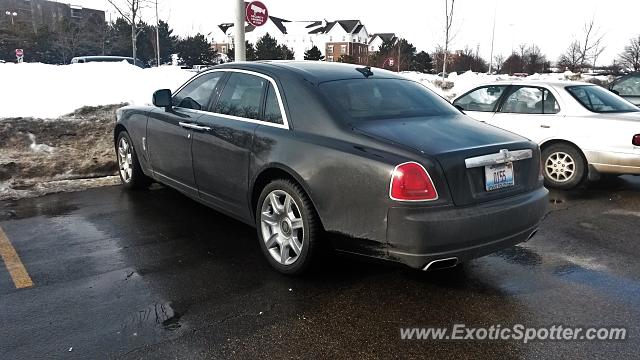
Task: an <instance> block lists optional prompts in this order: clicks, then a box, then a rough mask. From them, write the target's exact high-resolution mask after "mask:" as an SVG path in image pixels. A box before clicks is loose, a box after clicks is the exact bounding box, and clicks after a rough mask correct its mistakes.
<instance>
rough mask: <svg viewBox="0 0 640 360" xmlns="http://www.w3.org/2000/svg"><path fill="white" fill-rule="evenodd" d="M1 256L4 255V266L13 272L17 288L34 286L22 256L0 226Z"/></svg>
mask: <svg viewBox="0 0 640 360" xmlns="http://www.w3.org/2000/svg"><path fill="white" fill-rule="evenodd" d="M0 256H2V260H3V261H4V266H6V267H7V270H8V271H9V274H11V279H13V283H14V284H15V285H16V288H18V289H22V288H28V287H31V286H33V281H31V277H30V276H29V273H28V272H27V269H25V267H24V265H23V264H22V261H20V257H19V256H18V253H17V252H16V249H14V247H13V245H11V242H10V241H9V238H8V237H7V235H6V234H5V233H4V231H2V228H1V227H0Z"/></svg>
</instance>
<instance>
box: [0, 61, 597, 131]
mask: <svg viewBox="0 0 640 360" xmlns="http://www.w3.org/2000/svg"><path fill="white" fill-rule="evenodd" d="M402 74H403V75H404V76H406V77H408V78H410V79H412V80H416V81H419V82H421V83H422V84H424V85H425V86H427V87H429V88H430V89H432V90H433V91H435V92H436V93H438V94H440V95H442V96H444V97H446V98H448V99H453V98H454V97H455V96H456V95H459V94H462V93H463V92H465V91H467V90H470V89H471V88H473V87H475V86H477V85H478V84H480V83H486V82H491V81H496V80H510V79H520V78H517V77H513V76H509V75H487V74H479V73H474V72H471V71H468V72H465V73H462V74H456V73H451V74H450V75H449V77H447V78H446V79H445V82H444V83H443V82H442V78H440V77H438V76H437V75H433V74H423V73H418V72H403V73H402ZM193 75H194V72H192V71H188V70H183V69H180V68H179V67H176V66H162V67H159V68H150V69H141V68H139V67H136V66H133V65H130V64H129V63H127V62H122V63H98V62H96V63H87V64H71V65H46V64H39V63H23V64H14V63H6V64H0V79H2V84H3V86H1V87H0V99H3V105H2V107H0V119H2V118H8V117H35V118H56V117H59V116H62V115H66V114H69V113H72V112H73V111H75V110H76V109H79V108H81V107H83V106H102V105H111V104H121V103H129V104H135V105H145V104H149V103H151V96H152V94H153V92H154V91H155V90H158V89H164V88H168V89H172V90H175V89H176V88H178V87H179V86H180V85H182V84H183V83H184V82H185V81H186V80H188V79H189V78H190V77H192V76H193ZM588 78H589V77H585V76H582V77H580V75H574V74H572V73H571V72H567V73H561V74H534V75H531V76H529V77H527V79H535V80H587V79H588ZM596 79H597V80H600V81H605V82H606V81H607V80H608V79H607V77H604V76H600V77H596Z"/></svg>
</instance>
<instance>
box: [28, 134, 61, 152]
mask: <svg viewBox="0 0 640 360" xmlns="http://www.w3.org/2000/svg"><path fill="white" fill-rule="evenodd" d="M27 135H28V136H29V141H30V142H31V144H29V149H31V151H33V152H37V153H38V152H45V153H49V154H51V153H52V152H53V151H54V150H55V149H56V148H54V147H53V146H49V145H47V144H38V143H36V136H35V135H33V134H32V133H28V134H27Z"/></svg>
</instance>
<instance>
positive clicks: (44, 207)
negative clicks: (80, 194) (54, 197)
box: [0, 198, 79, 220]
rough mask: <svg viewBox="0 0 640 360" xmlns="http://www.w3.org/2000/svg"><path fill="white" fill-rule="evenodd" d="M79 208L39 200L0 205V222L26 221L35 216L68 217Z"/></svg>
mask: <svg viewBox="0 0 640 360" xmlns="http://www.w3.org/2000/svg"><path fill="white" fill-rule="evenodd" d="M78 209H79V207H78V206H77V205H75V204H72V203H70V202H67V201H41V200H39V198H33V199H25V200H21V201H19V202H18V201H13V200H12V201H5V202H4V204H3V203H0V220H14V219H25V218H30V217H35V216H46V217H56V216H61V215H67V214H69V213H71V212H73V211H76V210H78Z"/></svg>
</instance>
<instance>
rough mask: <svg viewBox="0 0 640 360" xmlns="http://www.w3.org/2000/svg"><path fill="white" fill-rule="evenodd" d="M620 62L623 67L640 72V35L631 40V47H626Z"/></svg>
mask: <svg viewBox="0 0 640 360" xmlns="http://www.w3.org/2000/svg"><path fill="white" fill-rule="evenodd" d="M619 61H620V64H621V65H622V66H623V67H626V68H628V69H633V71H640V35H638V37H637V38H634V39H631V42H630V43H629V45H627V46H625V47H624V51H623V52H622V54H620V59H619Z"/></svg>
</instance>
